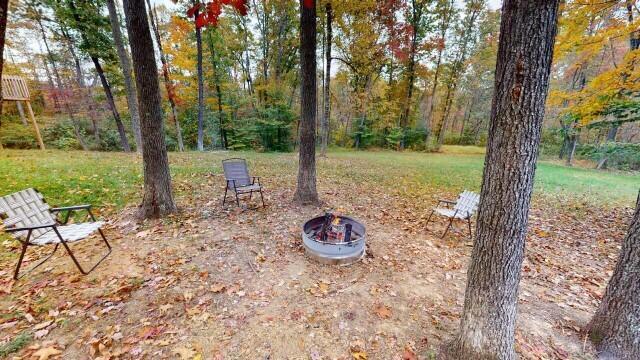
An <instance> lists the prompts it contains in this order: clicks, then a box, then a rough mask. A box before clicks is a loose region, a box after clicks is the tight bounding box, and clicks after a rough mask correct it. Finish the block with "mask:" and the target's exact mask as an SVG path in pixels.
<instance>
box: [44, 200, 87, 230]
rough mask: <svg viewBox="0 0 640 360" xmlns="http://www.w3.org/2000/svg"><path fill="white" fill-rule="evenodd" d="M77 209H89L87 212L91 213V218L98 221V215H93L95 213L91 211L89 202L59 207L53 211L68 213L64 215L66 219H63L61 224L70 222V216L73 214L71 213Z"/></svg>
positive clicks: (52, 210)
mask: <svg viewBox="0 0 640 360" xmlns="http://www.w3.org/2000/svg"><path fill="white" fill-rule="evenodd" d="M77 210H87V213H88V214H89V217H90V218H91V220H93V221H96V217H95V216H93V213H92V212H91V205H88V204H84V205H74V206H65V207H57V208H53V209H51V212H52V213H54V214H56V213H59V212H63V211H66V212H67V213H66V215H65V216H64V220H63V221H61V224H63V225H66V224H67V223H68V222H69V217H70V216H71V213H72V212H74V211H77Z"/></svg>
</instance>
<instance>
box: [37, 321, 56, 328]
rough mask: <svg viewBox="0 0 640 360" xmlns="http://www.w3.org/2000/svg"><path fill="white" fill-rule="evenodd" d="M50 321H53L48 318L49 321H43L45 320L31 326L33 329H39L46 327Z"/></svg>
mask: <svg viewBox="0 0 640 360" xmlns="http://www.w3.org/2000/svg"><path fill="white" fill-rule="evenodd" d="M51 323H53V320H49V321H45V322H41V323H40V324H36V325H34V326H33V330H41V329H44V328H46V327H47V326H49V325H51Z"/></svg>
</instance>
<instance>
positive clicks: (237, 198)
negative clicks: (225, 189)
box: [236, 191, 240, 207]
mask: <svg viewBox="0 0 640 360" xmlns="http://www.w3.org/2000/svg"><path fill="white" fill-rule="evenodd" d="M236 205H238V207H240V198H239V197H238V192H237V191H236Z"/></svg>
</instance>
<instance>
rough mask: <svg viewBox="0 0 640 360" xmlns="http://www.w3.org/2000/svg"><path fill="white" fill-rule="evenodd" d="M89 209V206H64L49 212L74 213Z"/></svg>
mask: <svg viewBox="0 0 640 360" xmlns="http://www.w3.org/2000/svg"><path fill="white" fill-rule="evenodd" d="M87 209H91V205H88V204H85V205H74V206H64V207H56V208H52V209H51V212H61V211H75V210H87Z"/></svg>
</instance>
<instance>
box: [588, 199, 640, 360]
mask: <svg viewBox="0 0 640 360" xmlns="http://www.w3.org/2000/svg"><path fill="white" fill-rule="evenodd" d="M638 269H640V194H638V199H637V200H636V211H635V213H634V215H633V219H632V220H631V225H630V226H629V232H628V233H627V237H626V238H625V239H624V242H623V243H622V250H621V251H620V257H619V258H618V263H617V264H616V268H615V270H614V271H613V275H612V276H611V280H609V284H608V285H607V289H606V290H605V292H604V297H603V298H602V302H601V303H600V307H598V310H597V311H596V314H595V316H594V317H593V319H592V320H591V324H590V325H589V326H588V331H589V335H590V337H591V340H592V341H593V342H594V343H595V345H596V348H597V349H598V352H600V355H601V356H602V357H603V358H605V359H624V360H632V359H640V278H639V277H638Z"/></svg>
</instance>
